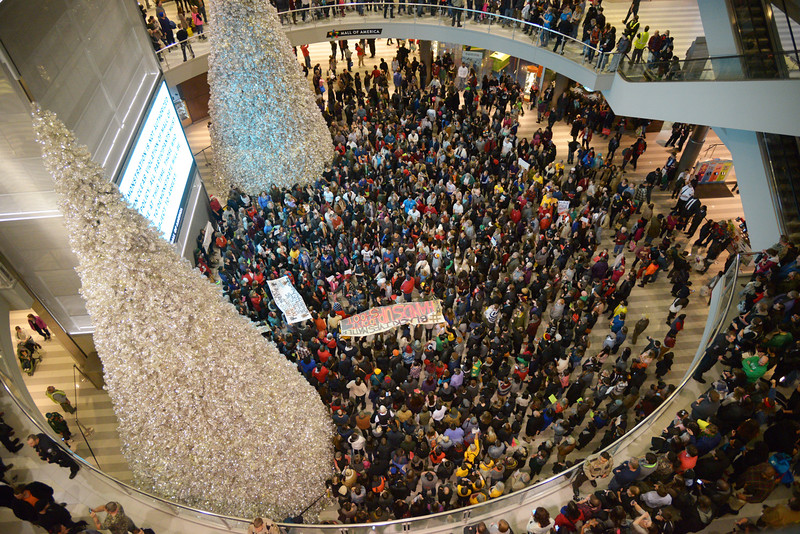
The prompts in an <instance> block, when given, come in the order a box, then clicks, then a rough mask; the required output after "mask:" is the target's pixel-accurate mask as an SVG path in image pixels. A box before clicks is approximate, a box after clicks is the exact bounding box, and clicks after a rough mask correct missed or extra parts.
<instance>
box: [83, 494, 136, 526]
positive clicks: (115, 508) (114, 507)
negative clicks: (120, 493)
mask: <svg viewBox="0 0 800 534" xmlns="http://www.w3.org/2000/svg"><path fill="white" fill-rule="evenodd" d="M99 512H105V513H106V517H105V519H103V522H102V523H101V522H100V518H99V517H97V514H98V513H99ZM89 515H90V516H91V518H92V520H93V521H94V526H95V527H96V528H97V529H98V530H100V529H105V530H109V531H111V534H127V533H128V532H138V531H139V529H137V528H136V525H135V524H134V523H133V520H131V518H129V517H128V516H127V515H125V510H123V509H122V505H121V504H119V503H117V502H114V501H109V502H107V503H106V504H102V505H100V506H98V507H96V508H92V509H91V510H90V512H89Z"/></svg>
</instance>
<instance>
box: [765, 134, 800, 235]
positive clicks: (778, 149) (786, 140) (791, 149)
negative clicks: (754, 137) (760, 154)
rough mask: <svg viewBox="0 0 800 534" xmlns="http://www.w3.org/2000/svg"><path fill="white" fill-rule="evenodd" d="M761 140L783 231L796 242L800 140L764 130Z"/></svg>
mask: <svg viewBox="0 0 800 534" xmlns="http://www.w3.org/2000/svg"><path fill="white" fill-rule="evenodd" d="M760 141H761V144H762V147H763V149H764V151H765V154H766V156H767V158H768V160H769V164H770V169H769V170H770V171H771V172H770V174H771V175H772V188H773V191H774V194H775V196H776V197H777V198H776V199H777V201H778V204H779V207H780V217H781V222H782V223H783V227H784V232H785V233H786V234H787V235H788V236H789V237H790V238H791V239H792V240H793V241H794V242H800V180H797V181H796V180H795V177H798V176H800V139H798V138H797V137H792V136H790V135H777V134H767V133H762V134H761V135H760ZM795 182H797V183H795Z"/></svg>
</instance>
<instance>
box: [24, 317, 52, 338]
mask: <svg viewBox="0 0 800 534" xmlns="http://www.w3.org/2000/svg"><path fill="white" fill-rule="evenodd" d="M28 325H30V327H31V328H32V329H34V330H35V331H36V332H38V334H39V335H40V336H42V337H43V338H44V340H45V341H50V337H51V334H50V330H48V329H47V323H45V322H44V319H42V318H41V317H39V316H38V315H34V314H32V313H29V314H28Z"/></svg>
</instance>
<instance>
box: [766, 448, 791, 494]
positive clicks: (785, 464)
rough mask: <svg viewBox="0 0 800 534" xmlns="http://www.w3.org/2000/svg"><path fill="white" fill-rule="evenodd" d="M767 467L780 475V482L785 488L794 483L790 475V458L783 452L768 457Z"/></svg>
mask: <svg viewBox="0 0 800 534" xmlns="http://www.w3.org/2000/svg"><path fill="white" fill-rule="evenodd" d="M769 465H771V466H772V467H773V469H775V471H776V472H777V473H778V474H779V475H781V479H780V482H781V484H785V485H786V486H790V485H791V484H792V482H794V476H793V475H792V458H791V456H789V455H788V454H786V453H784V452H776V453H775V454H773V455H772V456H770V457H769Z"/></svg>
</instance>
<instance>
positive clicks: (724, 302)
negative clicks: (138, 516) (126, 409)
mask: <svg viewBox="0 0 800 534" xmlns="http://www.w3.org/2000/svg"><path fill="white" fill-rule="evenodd" d="M739 266H740V257H739V256H737V257H736V259H735V260H734V262H733V263H732V264H731V266H730V267H729V268H728V270H727V271H726V272H725V274H724V276H723V277H722V278H721V279H720V281H719V282H718V283H717V285H716V286H715V287H714V292H713V294H712V300H711V306H710V308H709V315H708V319H707V322H706V328H705V331H704V332H703V343H701V344H700V346H699V347H698V349H697V351H696V353H695V356H694V359H693V361H692V364H691V365H690V366H689V369H688V370H687V371H686V374H685V375H684V377H683V379H682V380H681V382H680V383H679V384H678V386H677V388H676V390H675V391H674V392H673V394H672V395H670V396H669V397H668V398H667V399H665V400H664V402H663V403H662V404H661V405H660V406H659V407H658V408H656V410H655V411H654V412H653V413H651V414H650V415H649V416H647V417H646V418H644V419H643V420H642V421H640V422H639V423H638V424H637V425H636V426H634V427H633V428H632V429H631V430H630V431H628V432H627V433H626V434H625V435H624V436H622V437H621V438H620V439H619V440H617V441H615V442H614V443H612V444H611V445H609V446H608V447H606V448H605V449H603V450H604V451H607V452H608V453H609V454H611V455H619V456H620V457H622V456H623V455H628V456H629V455H631V454H634V453H636V454H638V452H637V451H634V450H632V449H633V448H634V447H635V446H636V444H637V443H641V442H642V440H641V439H640V438H644V437H646V435H650V434H652V432H653V429H654V428H655V429H658V428H661V426H659V425H657V424H656V422H657V421H659V420H660V419H662V418H671V415H670V414H671V413H672V411H673V410H674V409H675V404H676V403H683V402H691V400H693V399H694V398H696V395H695V394H693V393H692V392H691V388H689V387H687V386H691V385H692V384H694V383H693V382H692V381H691V375H692V373H693V372H694V369H695V368H696V367H697V365H698V363H699V362H700V358H701V357H702V355H703V353H704V352H705V349H706V346H707V345H708V344H709V343H710V342H711V340H713V339H714V337H716V335H717V334H718V333H719V332H720V331H722V329H723V328H724V327H725V326H726V325H727V324H728V323H729V321H730V318H731V317H732V314H734V313H736V311H735V309H734V308H732V305H733V300H734V297H735V295H736V285H737V280H738V274H739ZM14 374H15V375H16V378H18V379H19V380H14V379H13V378H12V377H9V376H8V375H6V374H5V373H4V372H2V371H1V370H0V387H2V389H5V391H6V392H7V393H8V394H9V395H10V397H11V399H13V402H14V403H16V405H17V406H18V407H19V408H20V410H21V411H22V412H23V413H24V414H25V416H26V417H27V419H28V423H29V426H33V427H35V428H36V429H37V431H38V432H46V433H48V434H51V431H50V429H49V428H47V427H46V425H44V424H43V422H42V421H41V416H40V415H39V416H35V415H33V414H36V413H37V409H36V407H35V406H33V405H32V406H29V405H28V404H26V402H25V400H24V399H25V398H26V395H25V394H24V393H23V391H22V390H21V389H20V388H21V387H24V385H18V384H22V378H21V375H19V372H16V373H14ZM28 397H29V396H28ZM644 441H645V442H647V443H649V440H644ZM62 450H63V452H64V453H66V454H69V455H70V456H72V457H73V458H74V459H75V460H76V461H77V462H79V463H80V464H81V467H82V468H83V470H82V477H87V478H88V480H89V481H91V484H92V485H93V486H92V487H97V488H102V489H101V490H98V491H102V492H103V495H104V497H106V500H109V499H112V500H123V501H125V502H129V501H136V502H137V503H138V504H140V505H144V506H148V507H150V508H153V509H154V510H156V511H158V512H160V513H162V514H166V515H167V516H168V517H172V518H175V520H177V521H185V522H187V524H188V523H194V524H197V523H202V524H203V525H204V526H206V527H210V528H211V529H214V528H215V527H216V529H218V530H219V531H228V530H235V531H242V530H243V529H245V528H246V527H247V524H248V523H249V522H250V520H249V519H245V518H237V517H230V516H224V515H220V514H215V513H211V512H206V511H204V510H199V509H195V508H192V507H189V506H185V505H182V504H178V503H174V502H171V501H168V500H166V499H163V498H161V497H158V496H156V495H152V494H150V493H148V492H146V491H142V490H140V489H137V488H134V487H132V486H130V485H128V484H125V483H123V482H120V481H118V480H116V479H114V478H113V477H111V476H109V475H107V474H105V473H103V472H102V471H100V470H99V469H97V468H96V467H94V466H92V465H91V464H90V463H88V462H87V461H86V460H84V459H83V458H81V457H80V456H77V455H75V454H74V453H73V452H72V451H71V450H69V449H68V448H66V447H62ZM582 468H583V462H581V463H579V464H577V465H575V466H573V467H572V468H570V469H568V470H566V471H564V472H562V473H559V474H557V475H553V476H552V477H550V478H548V479H546V480H544V481H542V482H539V483H536V484H532V485H531V486H529V487H527V488H525V489H523V490H521V491H517V492H513V493H509V494H507V495H504V496H502V497H499V498H496V499H492V500H490V501H488V502H485V503H481V504H476V505H473V506H467V507H464V508H457V509H455V510H451V511H447V512H440V513H437V514H432V515H428V516H423V517H416V518H409V519H401V520H396V521H386V522H380V523H369V524H359V525H297V524H281V527H282V529H283V532H285V533H286V534H331V533H338V532H343V531H344V532H347V534H374V533H375V532H384V533H394V532H419V533H438V532H454V531H461V530H463V527H464V526H467V525H471V524H474V523H476V522H478V521H485V522H490V521H497V520H498V519H500V518H502V517H503V515H504V514H508V513H509V512H511V511H513V510H516V509H518V508H519V507H521V506H532V505H533V504H534V503H541V502H542V501H543V500H544V499H546V498H547V497H548V496H552V495H553V494H555V493H557V492H560V491H562V490H566V488H567V487H568V486H569V484H570V480H571V479H572V477H573V476H574V474H575V473H576V471H577V470H578V469H582ZM54 469H57V468H54ZM171 525H173V526H174V523H171ZM151 526H153V527H158V525H155V524H152V525H151ZM156 530H159V529H158V528H156Z"/></svg>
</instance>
